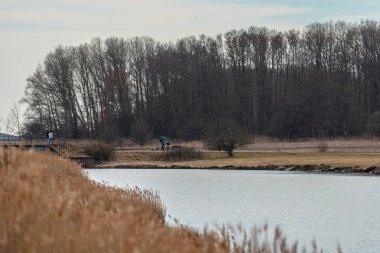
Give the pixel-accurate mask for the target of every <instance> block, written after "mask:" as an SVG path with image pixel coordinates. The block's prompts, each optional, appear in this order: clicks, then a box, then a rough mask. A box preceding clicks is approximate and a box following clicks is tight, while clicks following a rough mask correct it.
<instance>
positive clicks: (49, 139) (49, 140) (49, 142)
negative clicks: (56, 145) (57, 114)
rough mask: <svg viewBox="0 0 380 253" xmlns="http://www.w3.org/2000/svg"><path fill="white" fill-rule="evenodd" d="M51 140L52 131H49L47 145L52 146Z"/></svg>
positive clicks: (52, 136)
mask: <svg viewBox="0 0 380 253" xmlns="http://www.w3.org/2000/svg"><path fill="white" fill-rule="evenodd" d="M53 138H54V134H53V131H50V132H49V138H48V144H49V145H53Z"/></svg>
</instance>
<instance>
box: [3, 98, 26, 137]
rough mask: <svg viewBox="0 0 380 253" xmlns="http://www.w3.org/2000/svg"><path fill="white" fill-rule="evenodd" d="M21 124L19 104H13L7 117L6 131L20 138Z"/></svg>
mask: <svg viewBox="0 0 380 253" xmlns="http://www.w3.org/2000/svg"><path fill="white" fill-rule="evenodd" d="M21 124H22V122H21V110H20V104H19V103H14V104H13V105H12V107H11V110H10V111H9V114H8V117H7V123H6V125H7V131H8V132H10V133H13V134H17V135H18V136H21Z"/></svg>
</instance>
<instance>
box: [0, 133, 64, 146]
mask: <svg viewBox="0 0 380 253" xmlns="http://www.w3.org/2000/svg"><path fill="white" fill-rule="evenodd" d="M53 140H54V144H65V143H66V142H67V141H68V139H66V138H54V139H53ZM47 143H48V138H47V137H46V136H44V135H23V136H5V137H1V138H0V145H20V144H26V145H43V144H47Z"/></svg>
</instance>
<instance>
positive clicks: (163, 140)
mask: <svg viewBox="0 0 380 253" xmlns="http://www.w3.org/2000/svg"><path fill="white" fill-rule="evenodd" d="M160 142H161V149H162V150H164V149H165V144H166V137H165V136H164V135H163V136H161V139H160Z"/></svg>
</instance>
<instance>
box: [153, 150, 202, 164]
mask: <svg viewBox="0 0 380 253" xmlns="http://www.w3.org/2000/svg"><path fill="white" fill-rule="evenodd" d="M203 157H204V156H203V153H202V152H201V151H196V150H194V149H192V148H187V147H181V148H175V149H170V150H168V151H167V152H164V153H162V154H159V155H158V156H157V158H158V159H159V160H164V161H190V160H200V159H202V158H203Z"/></svg>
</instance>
